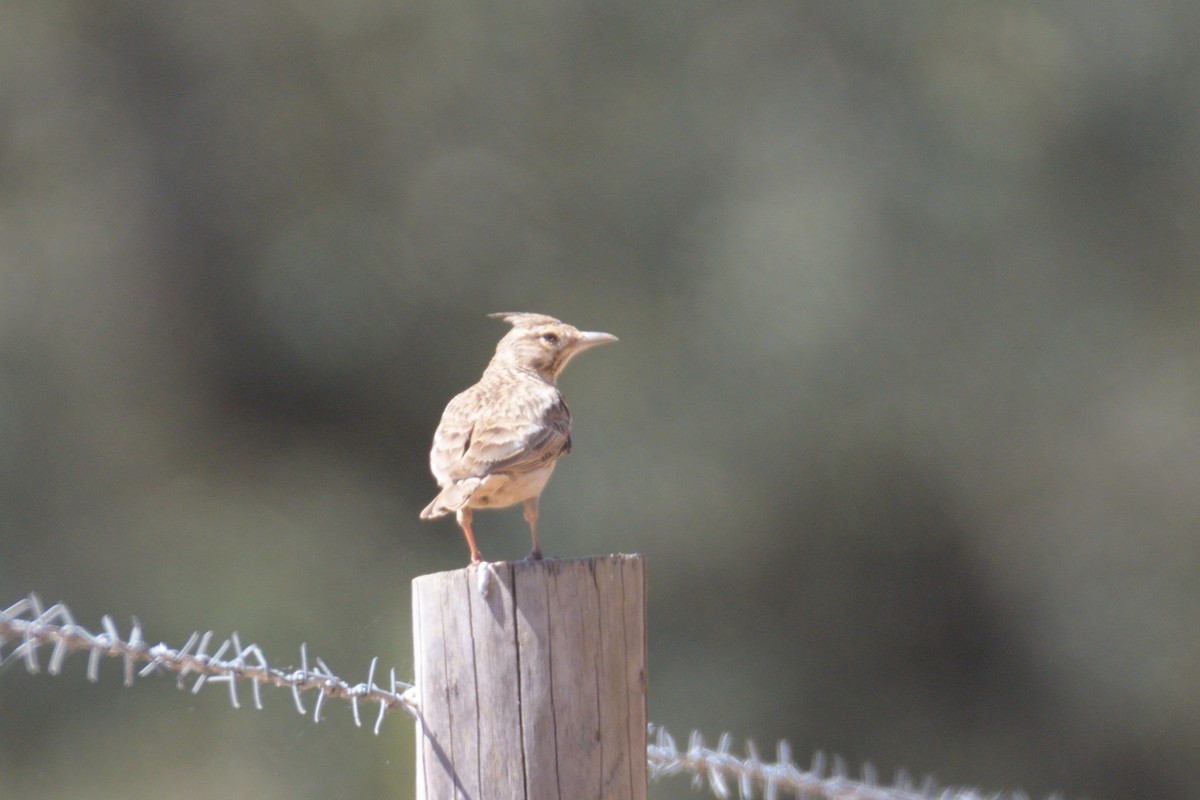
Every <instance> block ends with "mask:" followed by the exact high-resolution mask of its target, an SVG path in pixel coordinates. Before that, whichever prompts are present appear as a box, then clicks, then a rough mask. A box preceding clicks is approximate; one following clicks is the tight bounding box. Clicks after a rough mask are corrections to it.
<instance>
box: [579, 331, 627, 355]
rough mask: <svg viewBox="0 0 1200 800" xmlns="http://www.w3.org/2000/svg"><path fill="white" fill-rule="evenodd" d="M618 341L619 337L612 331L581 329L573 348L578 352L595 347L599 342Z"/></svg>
mask: <svg viewBox="0 0 1200 800" xmlns="http://www.w3.org/2000/svg"><path fill="white" fill-rule="evenodd" d="M615 341H617V337H615V336H613V335H612V334H611V333H600V332H599V331H580V333H579V336H578V337H576V339H575V342H574V347H572V348H571V349H572V350H574V351H575V352H576V353H581V352H583V351H584V350H587V349H588V348H591V347H595V346H596V345H598V344H608V343H609V342H615Z"/></svg>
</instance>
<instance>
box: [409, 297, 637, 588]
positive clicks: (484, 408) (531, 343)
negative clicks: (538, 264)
mask: <svg viewBox="0 0 1200 800" xmlns="http://www.w3.org/2000/svg"><path fill="white" fill-rule="evenodd" d="M488 316H489V317H492V318H493V319H499V320H503V321H505V322H507V323H509V324H510V325H512V329H511V330H509V331H508V333H506V334H505V335H504V337H503V338H502V339H500V342H499V344H497V345H496V353H495V355H494V356H492V360H491V361H490V362H489V363H488V365H487V368H486V369H485V370H484V371H483V376H482V377H481V378H480V379H479V382H478V383H476V384H475V385H474V386H472V387H471V388H469V389H467V390H466V391H463V392H461V393H460V394H458V395H456V396H455V397H454V398H453V399H452V400H451V401H450V403H449V404H448V405H447V406H446V410H445V411H444V412H443V413H442V419H441V422H440V423H439V424H438V427H437V431H436V432H435V433H434V435H433V448H432V449H431V450H430V451H429V467H430V470H431V471H432V472H433V476H434V478H436V479H437V483H438V486H439V487H440V489H441V491H440V492H438V495H437V497H435V498H433V501H432V502H430V504H429V505H427V506H426V507H425V509H424V510H423V511H422V512H421V519H436V518H437V517H442V516H445V515H447V514H450V513H453V514H454V515H455V518H456V520H457V521H458V525H459V527H460V528H462V532H463V535H464V536H465V537H466V539H467V546H468V547H469V548H470V549H471V564H472V565H475V564H480V563H481V562H482V561H483V556H482V555H481V554H480V552H479V548H478V547H477V546H476V544H475V535H474V533H473V532H472V529H471V523H472V518H473V510H474V509H477V508H504V507H507V506H512V505H516V504H517V503H524V506H525V520H526V521H527V522H528V523H529V535H530V538H531V539H532V540H533V549H532V550H530V552H529V556H528V558H529V559H530V560H534V561H536V560H540V559H541V558H542V548H541V544H540V542H539V541H538V497H539V496H540V495H541V493H542V490H543V489H545V488H546V483H547V481H549V480H550V475H551V474H552V473H553V472H554V465H555V463H556V462H557V461H558V459H559V458H561V457H562V456H565V455H566V454H567V453H569V452H570V451H571V411H570V409H568V408H567V401H566V399H565V398H564V397H563V395H562V392H560V391H559V389H558V385H557V380H558V376H559V374H560V373H561V372H562V371H563V368H564V367H566V366H567V363H568V362H569V361H570V360H571V359H572V358H574V357H575V356H577V355H579V354H580V353H582V352H583V351H585V350H590V349H591V348H593V347H596V346H598V345H602V344H608V343H610V342H615V341H617V337H616V336H613V335H612V334H611V333H601V332H598V331H581V330H579V329H578V328H575V327H574V326H571V325H568V324H566V323H565V322H561V321H560V320H557V319H555V318H554V317H550V316H546V315H545V314H531V313H527V312H499V313H496V314H489V315H488Z"/></svg>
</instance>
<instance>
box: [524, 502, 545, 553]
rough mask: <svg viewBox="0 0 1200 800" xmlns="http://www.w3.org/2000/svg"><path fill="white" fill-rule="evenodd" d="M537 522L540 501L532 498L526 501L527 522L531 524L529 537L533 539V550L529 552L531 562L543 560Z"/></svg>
mask: <svg viewBox="0 0 1200 800" xmlns="http://www.w3.org/2000/svg"><path fill="white" fill-rule="evenodd" d="M537 520H538V499H537V497H530V498H529V499H528V500H526V501H525V521H526V522H528V523H529V535H530V536H531V537H532V538H533V549H532V550H530V551H529V560H530V561H541V560H542V546H541V544H539V543H538V535H537Z"/></svg>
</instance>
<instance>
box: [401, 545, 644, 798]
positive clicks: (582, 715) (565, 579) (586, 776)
mask: <svg viewBox="0 0 1200 800" xmlns="http://www.w3.org/2000/svg"><path fill="white" fill-rule="evenodd" d="M492 566H493V568H494V569H495V571H496V578H495V579H491V580H489V581H488V591H487V596H486V597H484V596H482V595H481V593H480V591H479V586H480V582H479V580H478V570H479V569H480V568H479V567H468V568H465V569H461V570H455V571H453V572H442V573H438V574H435V575H425V576H422V577H420V578H417V579H416V580H414V581H413V637H414V644H415V647H414V652H415V654H416V685H417V690H418V692H419V698H420V699H419V702H420V711H421V716H420V719H419V720H418V723H417V728H418V730H417V735H418V742H417V798H418V800H449V799H450V798H463V799H464V800H466V799H469V800H555V799H556V798H559V799H560V800H588V798H597V800H600V799H601V798H603V800H609V799H610V798H612V799H613V800H645V798H646V627H645V620H646V590H645V585H646V584H645V562H644V560H643V559H642V558H641V557H640V556H624V555H618V556H606V557H596V558H587V559H562V560H558V559H554V560H546V561H522V562H513V563H498V564H494V565H492Z"/></svg>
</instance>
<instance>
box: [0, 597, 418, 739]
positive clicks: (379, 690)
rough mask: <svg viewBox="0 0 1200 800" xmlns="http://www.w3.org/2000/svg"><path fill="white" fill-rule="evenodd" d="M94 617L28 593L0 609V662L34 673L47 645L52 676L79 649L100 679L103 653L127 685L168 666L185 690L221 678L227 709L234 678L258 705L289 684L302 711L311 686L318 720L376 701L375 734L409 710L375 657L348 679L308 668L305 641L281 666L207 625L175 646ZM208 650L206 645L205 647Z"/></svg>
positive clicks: (404, 693)
mask: <svg viewBox="0 0 1200 800" xmlns="http://www.w3.org/2000/svg"><path fill="white" fill-rule="evenodd" d="M100 622H101V627H103V628H104V631H103V632H102V633H92V632H91V631H89V630H87V629H86V628H84V627H83V626H81V625H79V624H77V623H76V622H75V618H74V616H73V615H72V614H71V610H70V609H69V608H68V607H67V606H66V605H65V604H63V603H55V604H54V605H52V606H50V607H49V608H45V607H43V604H42V601H41V599H40V598H39V597H38V596H37V595H36V594H30V595H28V596H27V597H25V598H23V599H21V600H19V601H17V602H16V603H14V604H13V605H11V606H9V607H8V608H6V609H4V610H3V611H0V665H5V664H8V663H9V662H12V661H15V660H22V661H24V662H25V669H26V670H27V671H28V672H30V673H31V674H37V673H39V672H41V659H40V648H42V647H46V648H49V650H50V658H49V661H48V662H47V665H46V671H47V672H48V673H49V674H51V675H58V674H60V673H61V672H62V666H63V662H64V661H66V658H67V656H68V655H70V653H71V652H73V651H76V650H86V651H88V665H87V678H88V680H89V681H91V682H93V683H95V682H96V681H98V680H100V661H101V659H102V658H104V657H108V658H119V659H121V660H122V662H123V664H124V679H125V685H126V686H132V685H133V682H134V679H135V678H144V677H146V676H147V675H151V674H153V673H155V672H173V673H175V675H176V685H177V686H179V688H181V689H182V688H184V683H185V681H186V680H187V679H188V678H189V676H191V675H193V674H194V675H195V676H196V679H195V681H194V682H193V683H192V687H191V691H192V694H197V693H199V691H200V690H201V689H202V688H204V686H205V684H209V683H225V684H227V685H228V686H229V702H230V703H232V704H233V707H234V708H241V702H240V700H239V697H238V683H239V682H240V681H249V682H250V692H251V696H252V697H253V699H254V707H255V708H258V709H261V708H262V692H261V687H262V685H263V684H268V685H271V686H278V687H281V688H283V687H286V688H289V689H291V690H292V698H293V700H294V701H295V703H296V711H298V712H299V713H301V714H307V713H308V709H307V708H306V707H305V705H304V699H303V697H302V695H303V694H304V693H305V692H313V691H315V692H316V693H317V698H316V703H315V704H314V706H313V720H314V721H316V722H320V721H321V707H322V706H323V705H324V703H325V701H326V700H327V699H329V698H331V697H333V698H337V699H340V700H349V701H350V708H351V709H352V711H353V713H354V722H355V724H356V725H358V726H360V727H361V726H362V717H361V716H360V714H359V705H360V703H378V704H379V715H378V718H377V719H376V721H375V733H377V734H378V733H379V728H380V726H382V725H383V718H384V716H385V715H386V714H387V712H388V711H391V710H394V709H402V710H404V711H406V712H408V713H409V714H414V715H415V711H416V706H415V699H414V698H415V695H414V694H413V693H412V689H413V687H412V686H411V685H410V684H407V683H402V682H401V681H398V680H396V670H395V669H392V670H391V671H390V673H389V678H388V684H387V687H386V688H385V687H382V686H379V685H377V684H376V683H375V674H376V672H377V667H378V663H379V659H378V658H375V659H372V661H371V666H370V669H369V670H368V671H367V680H366V681H365V682H363V683H357V684H351V683H350V682H349V681H346V680H343V679H342V678H339V677H338V676H337V675H335V674H334V673H333V671H332V670H330V669H329V667H328V665H326V663H325V662H324V661H323V660H322V659H320V658H317V659H315V665H313V666H310V665H309V660H308V648H307V646H306V645H304V644H301V645H300V668H299V669H291V670H282V669H277V668H275V667H272V666H271V665H270V663H268V661H267V657H266V656H265V655H264V654H263V651H262V648H260V647H259V646H258V645H256V644H248V645H244V646H243V645H242V643H241V638H240V637H239V635H238V634H237V633H236V632H234V633H233V634H231V635H230V636H229V638H227V639H222V640H220V642H217V643H215V646H214V641H215V637H214V636H213V633H212V631H206V632H205V633H200V632H195V633H193V634H192V635H191V636H189V637H188V640H187V642H185V643H184V645H183V647H180V648H179V649H174V648H171V647H168V646H167V645H166V644H162V643H159V644H156V645H150V644H148V643H147V642H146V640H145V638H144V635H143V633H142V625H141V623H140V622H139V621H138V619H137V618H136V617H134V619H133V622H132V624H131V626H130V632H129V638H128V639H122V638H121V634H120V631H119V629H118V627H117V624H116V622H115V621H114V620H113V618H112V617H111V616H109V615H107V614H106V615H104V617H103V618H102V619H101V621H100ZM13 640H19V642H20V643H19V644H18V645H17V646H16V647H15V648H13V650H12V652H10V653H9V654H8V655H4V652H3V648H4V645H5V644H6V643H7V642H8V641H13ZM210 648H213V649H212V650H211V653H210ZM226 654H228V657H227V656H226Z"/></svg>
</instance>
